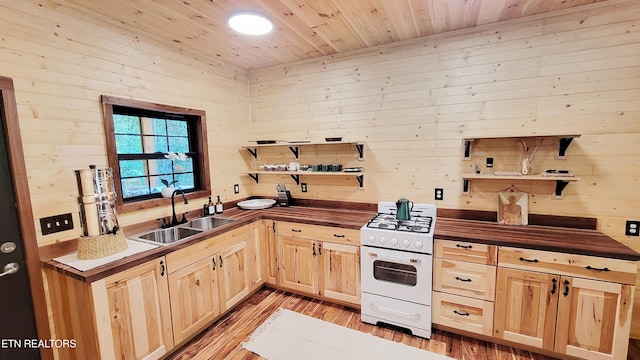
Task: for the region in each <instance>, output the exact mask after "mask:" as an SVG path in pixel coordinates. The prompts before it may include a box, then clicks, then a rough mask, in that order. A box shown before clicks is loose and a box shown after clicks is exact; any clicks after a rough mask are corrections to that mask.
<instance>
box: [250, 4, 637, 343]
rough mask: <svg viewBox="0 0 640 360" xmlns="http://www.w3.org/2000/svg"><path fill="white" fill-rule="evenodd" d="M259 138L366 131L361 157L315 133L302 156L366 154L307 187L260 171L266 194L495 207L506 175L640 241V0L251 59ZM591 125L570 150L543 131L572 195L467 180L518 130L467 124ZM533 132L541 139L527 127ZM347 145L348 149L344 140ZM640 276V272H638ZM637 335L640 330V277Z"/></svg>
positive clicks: (358, 135)
mask: <svg viewBox="0 0 640 360" xmlns="http://www.w3.org/2000/svg"><path fill="white" fill-rule="evenodd" d="M249 80H250V98H251V130H252V134H254V136H255V138H262V139H270V138H273V139H285V140H302V139H310V140H314V141H319V140H320V141H321V140H322V139H323V138H324V137H326V136H343V137H344V138H345V140H355V141H366V155H365V161H363V162H359V161H358V160H357V159H356V158H355V157H354V155H353V152H350V151H348V149H346V150H345V149H343V148H337V149H336V150H335V151H331V150H330V148H327V147H325V146H322V147H314V146H312V147H306V148H303V152H302V156H301V159H300V162H302V163H310V164H313V163H326V162H330V163H333V162H338V163H343V164H344V165H346V166H364V168H365V170H366V176H365V181H364V182H365V187H364V188H363V189H359V188H358V187H357V186H355V180H354V179H353V178H344V179H339V178H335V177H331V178H316V177H314V178H311V177H308V178H303V181H305V182H307V184H308V193H301V191H300V187H298V186H296V185H295V183H294V182H293V181H292V180H291V179H290V178H288V177H286V176H275V177H274V176H269V177H267V176H263V177H262V178H261V182H260V183H259V184H257V185H254V193H255V194H257V195H273V192H274V187H275V184H276V183H277V182H284V183H285V184H287V185H288V187H289V188H290V189H291V190H292V194H293V196H294V197H304V198H315V199H331V200H341V199H346V200H349V201H356V202H358V201H359V202H375V201H379V200H395V199H397V198H399V197H403V196H405V197H408V198H409V199H411V200H413V201H416V202H427V203H433V202H434V189H435V188H436V187H438V188H443V189H444V201H435V203H436V204H437V205H438V206H439V207H443V208H455V209H474V210H495V209H496V206H497V205H496V197H497V195H496V193H497V192H498V191H501V190H503V189H506V188H508V187H509V186H512V185H514V186H516V188H517V189H519V190H520V191H525V192H528V193H529V194H530V198H529V211H530V213H538V214H553V215H569V216H586V217H595V218H597V219H598V229H599V230H600V231H602V232H604V233H606V234H608V235H610V236H611V237H613V238H615V239H617V240H619V241H621V242H623V243H626V244H627V245H629V246H631V247H633V248H635V249H636V250H637V251H640V241H639V240H638V238H636V237H627V236H625V235H624V227H625V221H626V220H638V219H640V213H639V212H638V204H640V191H638V189H639V188H640V156H638V154H640V100H639V99H640V2H637V1H626V0H625V1H607V2H603V3H600V4H594V5H590V6H586V7H580V8H578V9H573V10H568V11H561V12H556V13H553V14H550V15H543V16H533V17H529V18H524V19H519V20H515V21H509V22H505V23H502V24H500V25H488V26H481V27H477V28H473V29H468V30H462V31H455V32H450V33H445V34H441V35H437V36H431V37H426V38H422V39H419V40H415V41H407V42H403V43H399V44H393V45H389V46H380V47H378V48H375V49H371V50H366V51H359V52H355V53H350V54H345V55H338V56H331V57H325V58H321V59H316V60H310V61H304V62H300V63H295V64H288V65H286V66H274V67H271V68H265V69H259V70H253V71H251V72H250V73H249ZM536 134H542V135H544V134H582V136H581V137H580V138H578V139H576V140H575V141H574V142H573V143H572V144H571V146H570V147H569V149H568V153H567V154H568V157H567V159H566V160H554V156H553V154H554V152H555V151H556V150H555V146H553V145H552V144H548V143H543V145H542V146H541V147H540V149H539V151H538V154H537V155H536V158H535V168H534V170H535V171H541V170H543V169H548V168H551V169H558V168H560V169H570V170H572V171H573V172H574V173H575V175H576V176H579V177H581V179H582V180H581V181H579V182H577V183H572V184H570V185H569V186H568V187H567V188H566V189H565V191H564V198H563V199H561V200H556V199H552V198H551V194H552V193H553V191H554V183H553V182H549V183H547V182H531V181H496V182H494V181H473V182H472V183H471V189H470V193H469V194H468V195H463V194H462V179H461V173H465V172H470V171H471V165H472V164H473V163H476V164H478V165H480V167H481V169H483V170H485V167H484V164H485V160H486V157H493V158H494V159H495V162H496V164H495V171H513V170H518V169H519V167H518V165H517V162H518V161H519V159H520V156H521V153H520V151H519V150H518V148H517V144H516V143H515V142H514V141H513V140H501V141H484V140H483V141H479V142H476V143H474V151H473V153H472V154H473V156H472V159H471V160H466V161H465V160H463V142H462V139H463V138H468V137H482V136H485V137H491V136H531V135H536ZM528 145H529V146H533V145H534V143H533V142H532V141H530V143H529V144H528ZM343 150H345V151H343ZM245 161H246V162H247V166H248V167H254V168H255V167H256V166H259V165H260V164H265V163H288V162H289V161H291V154H290V153H288V150H287V149H285V150H284V152H282V153H278V152H272V153H269V152H262V155H261V158H259V159H257V160H252V159H251V158H250V157H248V156H246V155H245ZM639 278H640V276H639ZM634 310H635V311H634V321H633V324H636V325H634V326H633V329H632V336H633V337H636V338H638V337H640V325H638V324H640V280H639V281H638V284H637V286H636V294H635V302H634Z"/></svg>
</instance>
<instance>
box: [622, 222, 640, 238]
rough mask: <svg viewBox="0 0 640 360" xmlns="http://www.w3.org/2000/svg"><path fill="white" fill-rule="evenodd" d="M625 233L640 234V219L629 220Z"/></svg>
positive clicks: (628, 234) (630, 234) (629, 234)
mask: <svg viewBox="0 0 640 360" xmlns="http://www.w3.org/2000/svg"><path fill="white" fill-rule="evenodd" d="M624 234H625V235H627V236H640V221H632V220H627V225H626V226H625V228H624Z"/></svg>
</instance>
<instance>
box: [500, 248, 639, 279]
mask: <svg viewBox="0 0 640 360" xmlns="http://www.w3.org/2000/svg"><path fill="white" fill-rule="evenodd" d="M498 265H499V266H501V267H509V268H514V269H522V270H529V271H538V272H545V273H551V274H559V275H570V276H577V277H582V278H588V279H596V280H604V281H611V282H615V283H622V284H631V285H635V282H636V270H637V268H636V262H635V261H628V260H618V259H609V258H602V257H597V256H587V255H573V254H565V253H558V252H553V251H543V250H530V249H519V248H510V247H500V251H499V255H498Z"/></svg>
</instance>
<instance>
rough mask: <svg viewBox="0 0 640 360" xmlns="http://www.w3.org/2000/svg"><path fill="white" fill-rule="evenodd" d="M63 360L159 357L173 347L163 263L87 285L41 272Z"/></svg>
mask: <svg viewBox="0 0 640 360" xmlns="http://www.w3.org/2000/svg"><path fill="white" fill-rule="evenodd" d="M45 274H46V276H47V282H48V286H49V294H50V300H51V307H52V316H53V318H54V322H53V326H54V334H55V336H56V338H58V339H75V340H76V344H77V347H76V348H75V349H71V348H61V349H58V356H59V357H60V358H61V359H105V360H106V359H109V360H110V359H158V358H160V357H161V356H162V355H163V354H165V353H166V352H168V351H169V350H170V349H171V348H173V336H172V332H171V314H170V310H169V291H168V288H167V280H166V276H167V273H166V262H165V258H164V257H161V258H159V259H157V260H153V261H149V262H147V263H144V264H141V265H138V266H136V267H133V268H131V269H128V270H125V271H122V272H119V273H117V274H114V275H111V276H109V277H107V278H104V279H101V280H98V281H95V282H92V283H86V282H82V281H80V280H76V279H74V278H71V277H69V276H66V275H63V274H61V273H58V272H57V271H55V270H52V269H45Z"/></svg>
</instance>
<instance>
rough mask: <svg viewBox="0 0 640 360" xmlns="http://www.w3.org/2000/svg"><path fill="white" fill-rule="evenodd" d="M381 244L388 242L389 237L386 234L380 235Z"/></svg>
mask: <svg viewBox="0 0 640 360" xmlns="http://www.w3.org/2000/svg"><path fill="white" fill-rule="evenodd" d="M379 240H380V244H384V243H386V242H387V239H386V238H385V237H384V236H380V239H379Z"/></svg>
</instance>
